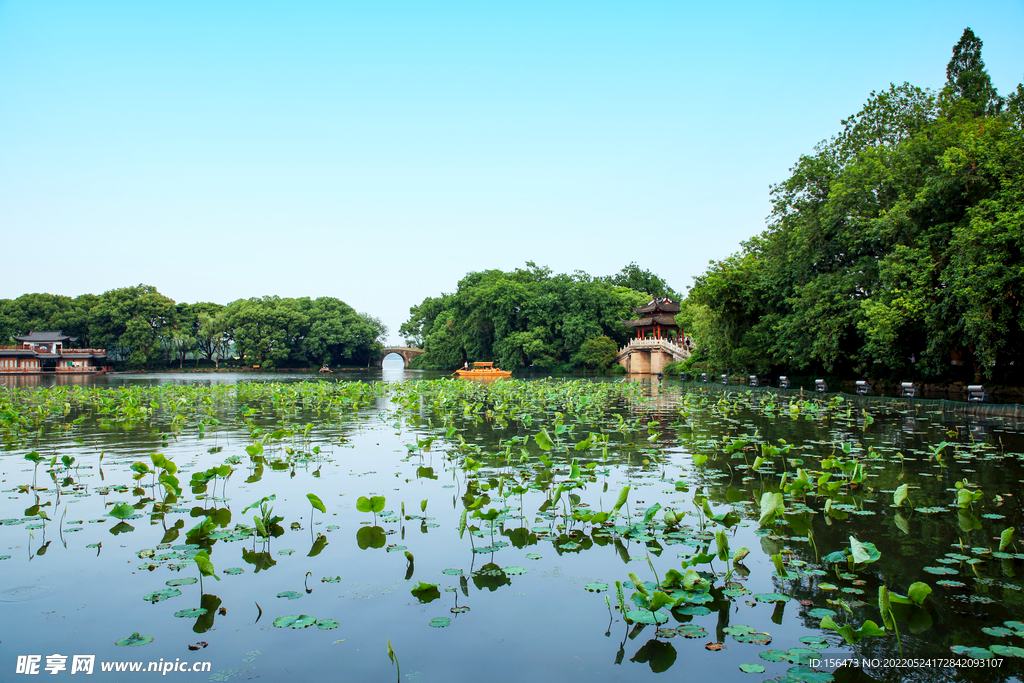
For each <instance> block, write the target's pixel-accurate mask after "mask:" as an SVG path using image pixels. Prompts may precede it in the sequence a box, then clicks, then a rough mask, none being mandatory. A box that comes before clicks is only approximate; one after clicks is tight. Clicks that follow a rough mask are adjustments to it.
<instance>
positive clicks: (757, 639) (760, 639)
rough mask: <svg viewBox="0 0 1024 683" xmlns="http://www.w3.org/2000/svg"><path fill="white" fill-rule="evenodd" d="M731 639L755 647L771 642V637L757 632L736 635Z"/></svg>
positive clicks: (768, 634)
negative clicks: (751, 644)
mask: <svg viewBox="0 0 1024 683" xmlns="http://www.w3.org/2000/svg"><path fill="white" fill-rule="evenodd" d="M733 638H735V639H736V640H737V641H738V642H740V643H754V644H755V645H768V644H769V643H771V642H772V636H771V634H770V633H761V632H758V631H754V632H753V633H740V634H738V635H734V636H733Z"/></svg>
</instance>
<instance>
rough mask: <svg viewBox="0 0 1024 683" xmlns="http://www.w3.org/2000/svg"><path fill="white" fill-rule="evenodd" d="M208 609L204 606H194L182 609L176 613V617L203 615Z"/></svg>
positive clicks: (188, 617) (187, 617) (186, 617)
mask: <svg viewBox="0 0 1024 683" xmlns="http://www.w3.org/2000/svg"><path fill="white" fill-rule="evenodd" d="M206 612H207V610H206V608H204V607H193V608H192V609H181V610H178V611H177V612H175V613H174V616H176V617H183V618H185V619H192V618H194V617H201V616H203V615H204V614H206Z"/></svg>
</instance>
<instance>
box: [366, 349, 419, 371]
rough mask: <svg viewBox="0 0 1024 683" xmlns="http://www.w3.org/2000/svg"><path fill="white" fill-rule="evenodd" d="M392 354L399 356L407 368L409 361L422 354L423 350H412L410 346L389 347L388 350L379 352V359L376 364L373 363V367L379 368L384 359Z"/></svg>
mask: <svg viewBox="0 0 1024 683" xmlns="http://www.w3.org/2000/svg"><path fill="white" fill-rule="evenodd" d="M392 353H397V354H398V355H399V356H401V357H402V363H403V364H404V367H409V361H411V360H412V359H413V356H418V355H420V354H421V353H423V349H414V348H412V347H411V346H389V347H388V348H386V349H384V350H383V351H381V352H380V359H379V360H377V362H376V363H374V365H376V366H377V367H380V365H381V363H383V362H384V359H385V358H387V357H388V355H389V354H392Z"/></svg>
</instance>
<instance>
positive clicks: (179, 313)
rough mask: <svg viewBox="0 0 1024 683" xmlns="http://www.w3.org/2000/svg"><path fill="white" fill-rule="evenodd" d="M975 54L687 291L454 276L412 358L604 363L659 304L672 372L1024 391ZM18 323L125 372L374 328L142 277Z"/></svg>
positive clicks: (352, 346) (819, 166)
mask: <svg viewBox="0 0 1024 683" xmlns="http://www.w3.org/2000/svg"><path fill="white" fill-rule="evenodd" d="M981 50H982V41H981V40H980V39H979V38H978V37H977V36H976V35H975V34H974V33H973V31H971V29H969V28H968V29H966V30H965V31H964V33H963V36H962V37H961V38H960V40H959V41H958V42H957V43H956V45H955V46H954V47H953V51H952V52H953V54H952V58H951V59H950V61H949V63H948V64H947V66H946V84H945V86H944V87H943V88H942V89H941V90H940V91H938V92H935V91H932V90H929V89H926V88H919V87H916V86H913V85H911V84H909V83H903V84H900V85H895V84H890V85H889V87H888V88H885V89H882V90H879V91H877V92H872V93H870V95H869V96H868V98H867V101H866V103H865V104H864V106H863V107H862V108H861V109H860V111H858V112H857V113H855V114H853V115H851V116H850V117H849V118H847V119H844V120H843V121H842V122H841V130H840V131H839V132H838V133H837V134H836V135H835V136H833V137H832V138H830V139H828V140H825V141H822V142H821V143H820V144H819V145H818V146H817V147H815V149H814V151H813V152H811V153H808V154H803V155H800V156H799V158H798V159H797V161H796V163H795V165H794V166H793V167H792V169H791V175H790V176H789V178H787V179H785V180H783V181H782V182H780V183H778V184H776V185H773V186H772V187H771V201H772V212H771V215H770V216H769V218H768V223H767V227H766V229H764V230H763V231H762V232H760V233H759V234H756V235H754V236H753V237H751V238H750V239H749V240H747V241H746V242H743V243H742V244H741V245H740V249H739V251H737V252H736V253H735V254H733V255H732V256H730V257H728V258H726V259H723V260H720V261H715V262H712V263H711V264H710V266H709V267H708V269H707V270H706V271H705V272H704V273H702V274H701V275H699V276H697V277H695V278H694V282H693V285H692V286H691V287H690V289H689V291H688V293H687V295H686V296H685V297H684V296H681V294H680V293H679V292H677V291H675V290H673V289H672V288H671V287H670V286H669V285H668V283H667V282H666V280H665V279H664V278H662V277H660V276H659V275H656V274H654V273H652V272H650V271H648V270H645V269H643V268H641V267H640V266H639V265H637V264H636V263H631V264H629V265H628V266H626V267H625V268H623V269H622V271H620V272H619V273H617V274H615V275H612V276H592V275H589V274H587V273H584V272H581V271H576V272H574V273H572V274H556V273H553V272H552V271H551V270H550V269H549V268H546V267H543V266H538V265H537V264H535V263H533V262H528V263H527V264H526V265H525V267H524V268H518V269H515V270H513V271H509V272H505V271H501V270H487V271H482V272H470V273H467V274H466V275H465V276H464V277H463V279H462V280H460V281H459V283H458V286H457V288H456V291H455V292H452V293H444V294H440V295H438V296H428V297H426V298H425V299H424V300H423V301H422V302H421V303H419V304H417V305H415V306H413V307H412V308H411V309H410V316H409V319H408V320H407V321H406V322H405V323H404V324H403V325H402V326H401V328H400V334H401V335H402V337H404V339H405V343H406V344H408V345H410V346H415V347H418V348H422V349H423V350H424V353H423V354H422V355H420V356H417V357H415V358H414V359H413V360H412V361H411V365H412V367H420V368H429V369H445V370H450V369H452V368H455V367H459V366H461V365H462V364H463V363H465V362H467V361H469V362H473V361H477V360H492V361H495V362H497V363H498V364H499V365H500V366H501V367H503V368H505V369H511V370H514V369H517V368H534V369H539V370H548V371H571V370H594V371H607V370H608V369H609V368H612V367H613V362H614V358H615V354H616V353H617V351H618V349H619V348H620V347H621V346H622V345H623V344H625V343H626V342H627V341H628V340H629V337H630V332H631V330H630V328H628V327H626V326H625V325H623V324H622V320H625V319H629V318H631V317H632V315H633V312H632V309H633V308H635V307H638V306H642V305H643V304H644V303H646V302H647V301H649V300H650V299H651V298H653V297H665V296H668V297H671V298H673V299H674V300H677V301H680V302H681V303H680V306H681V310H680V313H679V315H678V316H677V317H676V321H677V323H678V324H679V326H680V327H682V328H683V329H684V330H685V333H686V335H687V336H690V337H692V338H693V340H694V341H695V343H696V348H695V351H694V354H693V356H692V357H691V358H690V359H689V360H687V361H684V362H682V363H677V364H672V365H670V366H669V367H668V368H667V372H670V373H678V372H682V371H686V372H690V373H693V374H699V373H702V372H706V373H708V374H709V375H718V374H720V373H732V374H743V373H748V374H758V375H762V376H774V375H781V374H790V375H799V374H802V375H828V376H831V377H839V378H846V379H855V378H857V379H859V378H868V379H874V380H876V381H883V382H886V381H887V382H894V381H898V380H900V379H912V380H916V381H924V382H931V383H934V384H944V385H949V384H953V383H957V382H960V383H968V382H978V381H985V382H986V383H990V384H999V385H1015V386H1021V385H1024V335H1021V330H1022V329H1024V306H1022V299H1024V85H1018V86H1017V88H1016V89H1015V90H1014V91H1013V92H1011V93H1009V94H1007V95H1005V96H1004V95H1000V94H999V93H998V92H997V91H996V89H995V88H994V86H993V85H992V82H991V79H990V77H989V75H988V72H987V71H986V68H985V64H984V61H983V60H982V54H981ZM680 247H681V248H685V245H680ZM32 329H35V330H43V329H49V330H57V329H60V330H63V331H64V332H65V333H66V334H70V335H73V336H77V337H78V338H79V343H80V344H81V345H82V346H87V347H104V348H106V349H108V351H109V352H110V353H111V354H112V357H113V358H115V359H116V360H117V361H118V362H119V363H120V364H122V365H123V366H125V367H131V368H145V367H167V366H171V365H178V366H179V367H182V366H184V364H185V363H186V362H190V363H193V364H194V363H200V364H207V365H210V364H212V365H214V366H217V365H219V364H221V363H224V362H226V363H228V364H244V365H247V366H250V367H251V366H256V365H258V366H260V367H261V368H263V369H274V368H282V367H296V368H300V367H317V366H320V365H323V364H330V365H352V366H361V367H365V366H366V365H368V364H369V363H371V362H373V361H375V360H377V359H378V358H379V356H380V353H381V351H382V349H383V348H384V346H383V339H384V336H385V335H386V330H385V328H384V325H383V324H382V323H381V322H380V321H379V320H378V319H376V318H374V317H373V316H372V315H370V314H367V313H357V312H356V311H354V310H353V309H352V308H351V307H350V306H348V305H347V304H345V303H344V302H343V301H341V300H339V299H334V298H331V297H320V298H317V299H310V298H297V299H287V298H279V297H272V296H265V297H262V298H250V299H241V300H238V301H234V302H231V303H229V304H227V305H221V304H214V303H205V302H203V303H196V304H180V303H175V302H174V301H172V300H171V299H169V298H168V297H166V296H163V295H161V294H160V293H159V292H158V291H157V290H156V288H155V287H152V286H148V285H138V286H135V287H125V288H122V289H115V290H111V291H109V292H106V293H104V294H102V295H93V294H85V295H82V296H79V297H76V298H70V297H66V296H60V295H52V294H25V295H23V296H21V297H18V298H17V299H8V300H0V341H2V340H8V339H9V338H10V337H12V336H13V335H19V334H25V333H27V332H28V331H30V330H32ZM2 343H10V342H2ZM236 359H237V360H236Z"/></svg>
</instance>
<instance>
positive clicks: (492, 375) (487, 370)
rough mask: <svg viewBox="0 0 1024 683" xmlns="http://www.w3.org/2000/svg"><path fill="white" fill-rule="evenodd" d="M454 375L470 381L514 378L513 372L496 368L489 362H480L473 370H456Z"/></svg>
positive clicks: (474, 364)
mask: <svg viewBox="0 0 1024 683" xmlns="http://www.w3.org/2000/svg"><path fill="white" fill-rule="evenodd" d="M452 374H453V375H458V376H459V377H465V378H469V379H476V378H480V379H498V378H499V377H511V376H512V371H511V370H502V369H500V368H496V367H494V363H493V362H487V363H479V362H478V363H473V367H472V368H466V367H464V368H462V369H461V370H456V371H455V372H453V373H452Z"/></svg>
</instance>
